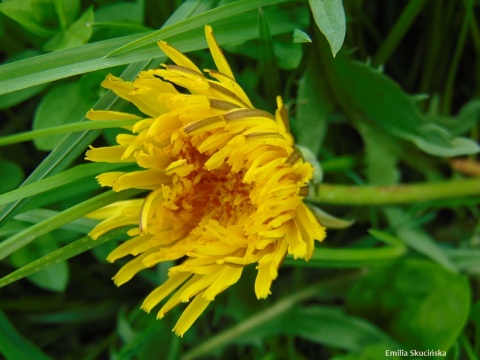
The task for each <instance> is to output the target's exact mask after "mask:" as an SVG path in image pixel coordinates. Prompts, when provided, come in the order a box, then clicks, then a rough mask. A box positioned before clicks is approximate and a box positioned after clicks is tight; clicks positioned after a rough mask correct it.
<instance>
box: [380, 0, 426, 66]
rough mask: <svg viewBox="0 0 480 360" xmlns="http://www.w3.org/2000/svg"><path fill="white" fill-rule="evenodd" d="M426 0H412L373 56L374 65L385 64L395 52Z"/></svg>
mask: <svg viewBox="0 0 480 360" xmlns="http://www.w3.org/2000/svg"><path fill="white" fill-rule="evenodd" d="M425 2H426V1H425V0H410V2H409V3H408V5H407V6H406V7H405V9H404V10H403V12H402V14H401V15H400V18H399V19H398V21H397V22H396V23H395V25H394V27H393V29H392V30H391V31H390V33H389V34H388V36H387V38H386V39H385V40H384V41H383V42H382V45H381V46H380V49H378V51H377V53H376V54H375V56H374V57H373V65H374V66H378V65H381V64H384V63H385V62H386V61H387V60H388V59H389V58H390V56H391V55H392V54H393V52H394V51H395V49H396V48H397V46H398V44H399V43H400V41H401V40H402V38H403V36H404V35H405V33H406V32H407V30H408V29H409V27H410V25H411V24H412V23H413V21H414V20H415V18H416V17H417V15H418V14H419V13H420V11H421V10H422V8H423V5H425Z"/></svg>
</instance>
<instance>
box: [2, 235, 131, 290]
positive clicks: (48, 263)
mask: <svg viewBox="0 0 480 360" xmlns="http://www.w3.org/2000/svg"><path fill="white" fill-rule="evenodd" d="M126 231H127V228H121V229H115V230H112V231H110V232H108V233H107V234H105V235H102V236H101V237H100V238H98V239H97V240H93V239H92V238H91V237H89V236H85V237H83V238H81V239H79V240H77V241H74V242H73V243H71V244H68V245H66V246H64V247H62V248H60V249H57V250H54V251H51V252H50V253H49V254H47V255H45V256H43V257H41V258H39V259H37V260H35V261H32V262H30V263H28V264H27V265H25V266H23V267H22V268H20V269H18V270H15V271H14V272H12V273H10V274H8V275H7V276H4V277H3V278H1V279H0V288H1V287H4V286H6V285H8V284H11V283H13V282H15V281H18V280H20V279H23V278H24V277H26V276H31V275H33V274H36V273H38V272H40V271H43V270H45V269H51V267H52V266H54V265H55V264H56V263H58V262H62V261H65V260H68V259H70V258H72V257H74V256H77V255H79V254H81V253H84V252H86V251H88V250H91V249H93V248H94V247H97V246H99V245H102V244H105V243H107V242H108V241H111V240H113V239H118V238H120V237H122V236H124V235H125V234H126Z"/></svg>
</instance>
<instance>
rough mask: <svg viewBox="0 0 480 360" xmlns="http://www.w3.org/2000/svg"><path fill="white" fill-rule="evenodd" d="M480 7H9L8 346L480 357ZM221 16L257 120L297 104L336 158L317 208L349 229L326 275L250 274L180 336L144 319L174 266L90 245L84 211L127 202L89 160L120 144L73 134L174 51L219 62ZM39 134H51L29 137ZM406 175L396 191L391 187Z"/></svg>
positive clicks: (301, 122) (360, 0) (331, 237)
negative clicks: (280, 104)
mask: <svg viewBox="0 0 480 360" xmlns="http://www.w3.org/2000/svg"><path fill="white" fill-rule="evenodd" d="M343 14H345V17H344V15H343ZM478 14H480V1H478V0H436V1H433V0H410V1H406V0H402V1H381V0H377V1H364V0H350V1H345V3H344V4H342V2H341V1H340V0H324V1H319V0H318V1H316V0H310V1H287V0H283V1H281V0H277V1H268V0H264V1H261V0H242V1H222V0H220V1H216V0H206V1H200V0H185V1H180V0H165V1H159V0H136V1H133V0H132V1H128V0H124V1H115V0H72V1H67V0H64V1H62V0H13V1H12V0H11V1H3V2H2V3H1V4H0V50H1V52H0V59H1V61H2V65H0V94H2V95H0V111H1V114H0V145H1V147H0V176H1V178H0V194H3V195H0V239H1V240H3V241H2V242H1V243H0V259H2V261H1V262H0V276H1V277H2V278H1V279H0V286H1V287H2V288H1V289H0V309H1V312H0V334H1V335H0V354H3V356H4V357H5V358H7V359H14V360H16V359H50V358H51V359H107V358H111V359H145V360H146V359H194V358H202V357H204V358H219V359H336V360H340V359H342V360H347V359H348V360H354V359H373V360H375V359H382V358H385V351H386V350H399V349H405V350H410V349H416V350H434V351H435V350H442V351H448V358H449V359H470V360H473V359H479V355H478V354H479V353H480V303H479V298H480V292H479V290H480V287H479V286H480V281H479V280H480V277H479V274H480V225H479V222H478V219H479V218H480V209H479V207H478V204H479V203H480V188H479V187H480V179H479V176H480V163H479V162H478V155H477V153H478V150H479V147H478V141H479V138H480V125H479V118H480V61H479V54H480V27H479V16H478ZM345 19H346V21H345ZM207 23H208V24H210V25H212V26H213V28H214V32H215V35H216V37H217V38H218V40H219V42H220V44H221V45H222V47H223V48H224V50H225V54H226V56H227V58H228V60H229V61H230V63H231V66H232V68H233V71H234V73H235V74H236V75H237V79H238V81H239V83H240V84H241V85H242V86H243V87H244V89H245V90H246V92H247V94H248V95H249V96H250V98H251V99H252V101H253V103H254V104H255V106H256V107H258V108H263V109H266V110H269V111H272V110H273V108H274V105H275V96H276V95H281V96H282V97H283V99H284V101H285V103H286V104H287V105H288V108H289V114H290V121H291V128H292V131H293V132H294V135H295V137H296V139H297V143H298V144H299V145H301V146H302V149H303V151H304V153H305V155H306V156H308V157H309V159H311V161H313V162H315V161H318V164H317V166H318V170H319V171H318V177H317V179H316V181H317V184H314V186H313V187H312V191H311V196H310V198H309V203H310V204H311V205H312V206H316V207H317V211H318V213H319V215H320V217H321V218H323V219H324V222H325V223H328V224H329V225H330V226H331V227H333V228H337V229H331V230H329V232H328V237H327V239H326V240H325V242H324V243H323V244H321V245H318V244H317V246H318V248H317V249H316V252H315V256H314V258H313V259H312V260H311V261H310V262H309V263H302V262H300V261H293V260H292V259H290V258H287V259H286V260H285V262H284V265H283V267H282V269H281V271H280V276H279V278H278V279H277V281H276V282H275V283H274V285H273V288H272V293H273V294H272V295H271V296H270V297H269V298H268V299H267V300H262V301H257V300H256V299H255V296H254V292H253V279H254V276H255V269H254V267H250V268H247V269H246V270H245V272H244V276H243V277H242V279H241V281H240V282H239V283H238V284H236V285H235V286H233V287H232V288H231V289H229V290H228V291H227V292H225V293H224V294H222V295H221V296H219V297H218V298H217V299H216V300H215V302H214V303H213V304H212V305H211V306H210V307H209V309H208V310H207V312H206V313H205V314H204V315H203V316H202V317H201V318H200V319H199V320H198V321H197V323H196V324H195V325H194V326H193V327H192V329H191V330H189V332H188V333H187V334H186V335H185V336H184V338H178V337H176V336H175V335H174V334H173V333H172V332H171V329H172V327H173V325H174V323H175V321H176V319H177V318H178V316H179V311H180V310H178V309H175V310H173V311H172V313H170V314H168V315H167V316H166V317H165V318H164V319H163V320H161V321H156V320H155V314H150V315H148V314H145V313H144V312H143V311H141V310H140V308H139V306H140V304H141V302H142V301H143V299H144V297H145V295H146V294H147V293H149V292H150V291H151V289H152V288H153V287H155V286H156V285H157V284H159V283H161V282H162V281H163V280H164V279H165V278H166V276H167V270H168V267H169V265H170V264H163V265H161V266H159V267H157V268H155V269H154V270H152V271H150V272H143V273H142V274H141V276H139V277H137V279H135V280H134V281H131V282H129V283H128V284H126V285H124V286H122V287H121V288H116V287H115V286H114V285H113V283H112V282H111V280H110V279H111V277H112V276H113V275H114V273H115V272H116V271H117V270H118V268H119V267H120V266H121V264H114V265H112V264H108V263H106V261H105V257H106V254H108V252H109V251H110V250H111V249H113V248H114V247H115V246H116V244H118V242H119V241H120V240H121V239H122V236H123V238H124V235H122V234H121V233H120V234H119V233H118V232H117V233H114V234H110V235H109V236H106V237H104V238H102V239H103V240H102V239H101V240H99V241H98V242H96V243H95V242H92V241H90V242H88V238H86V237H85V236H86V233H88V231H89V230H90V229H91V228H92V226H93V225H94V224H95V222H93V221H92V220H87V219H85V218H82V216H83V215H84V214H86V213H88V212H89V211H92V210H93V209H94V208H95V207H96V208H98V207H100V206H102V204H103V205H104V204H105V203H108V201H111V200H112V199H113V198H112V197H108V196H109V195H107V196H106V197H105V198H102V199H106V200H97V199H99V198H98V196H97V195H98V194H100V193H101V191H100V189H99V186H98V185H97V183H96V181H95V179H94V176H95V174H98V173H101V172H103V171H104V170H105V169H107V165H103V164H94V166H87V167H85V166H86V165H83V164H84V160H83V153H84V151H85V149H86V148H87V146H88V145H89V144H91V143H92V142H95V144H96V145H99V144H112V143H113V142H114V139H115V135H116V134H118V132H119V131H118V130H116V129H106V130H103V131H101V130H88V131H84V132H74V133H70V134H65V133H66V132H69V131H73V129H74V128H73V127H72V126H77V125H75V124H78V123H79V122H80V121H82V120H83V117H84V114H85V112H86V111H87V110H89V109H90V108H92V107H95V108H105V109H121V108H122V107H124V106H125V104H124V103H123V102H122V101H119V100H118V99H115V98H114V97H113V96H112V95H111V94H110V93H107V92H105V91H104V90H102V88H101V87H100V86H99V84H100V82H101V81H102V80H103V78H104V77H105V76H106V74H108V73H113V74H115V75H121V76H122V77H123V78H125V79H130V80H131V79H133V78H134V77H135V75H136V74H137V73H138V72H139V71H140V70H142V69H144V68H148V67H157V66H159V64H160V63H161V62H163V61H165V58H164V57H163V54H162V52H161V51H160V50H159V49H158V47H156V44H155V42H156V41H158V40H160V39H166V40H167V41H168V42H169V43H170V44H172V45H173V46H176V47H178V48H179V49H180V50H182V51H184V52H188V53H189V56H191V57H192V58H193V59H194V60H195V61H196V63H197V64H199V65H200V66H199V67H200V68H212V67H213V62H212V60H211V58H210V55H209V53H208V52H207V51H206V50H205V48H206V42H205V40H204V38H203V26H204V25H205V24H207ZM162 27H163V30H160V31H158V29H160V28H162ZM345 29H346V33H345ZM322 34H323V35H322ZM122 47H123V48H122ZM340 47H341V48H342V50H340V51H339V52H338V53H337V51H338V50H339V49H340ZM113 51H115V53H114V54H112V52H113ZM332 52H333V53H336V56H335V57H333V56H332ZM71 124H73V125H71ZM69 126H70V127H69ZM82 126H83V125H80V127H79V128H78V129H77V130H85V129H86V128H85V127H82ZM52 127H55V129H57V130H56V131H57V133H55V135H53V133H54V132H53V131H52V130H46V132H47V133H48V136H40V135H42V129H50V128H52ZM58 129H60V130H58ZM62 129H63V130H62ZM30 130H34V132H33V133H32V134H33V135H31V136H30V137H28V136H27V137H26V138H29V139H33V141H27V142H20V140H19V138H16V139H15V138H13V140H12V137H11V135H13V134H18V133H23V132H27V131H30ZM58 131H59V132H60V133H58ZM79 166H80V167H79ZM82 166H83V167H82ZM49 177H50V178H53V179H55V180H54V181H50V182H46V181H47V180H48V179H49ZM27 178H28V180H26V182H25V185H28V184H30V185H29V187H27V186H25V187H22V188H20V189H19V190H15V189H17V188H18V187H19V186H20V184H21V183H22V182H23V181H24V180H25V179H27ZM42 179H46V180H42ZM39 181H43V182H39ZM320 182H321V183H322V184H319V183H320ZM414 183H415V184H417V185H418V183H420V187H419V188H416V189H415V188H414V190H415V191H414V193H413V195H412V193H409V192H408V191H409V190H408V189H412V188H411V186H414V185H412V184H414ZM396 184H402V185H405V187H402V188H395V191H398V192H399V194H400V195H395V196H396V198H395V199H396V200H393V197H392V196H394V195H392V190H391V188H387V189H386V190H385V188H384V187H383V186H391V185H396ZM438 184H440V186H439V187H435V186H437V185H438ZM338 185H348V188H341V187H340V188H339V187H338ZM417 185H415V186H417ZM352 189H353V190H358V189H368V190H369V192H368V193H361V194H360V195H358V194H357V193H353V192H350V191H353V190H352ZM389 189H390V190H389ZM404 193H405V194H406V195H405V196H403V194H404ZM362 194H363V195H362ZM425 194H427V195H428V196H427V198H424V195H425ZM89 199H91V200H90V202H88V201H89ZM102 201H107V202H105V203H102ZM77 204H80V205H77ZM320 208H321V209H322V210H320ZM322 211H328V213H330V214H333V215H335V218H328V217H327V215H325V214H324V213H323V212H322ZM340 219H346V220H340ZM72 220H73V221H72ZM350 220H352V221H354V223H353V224H352V223H351V221H350ZM348 225H350V226H348ZM78 239H80V240H82V239H83V240H85V242H84V243H83V244H84V245H81V244H80V243H79V242H75V241H76V240H78ZM33 240H34V241H33ZM69 244H70V245H69ZM71 244H74V245H71ZM69 246H70V247H69ZM90 248H92V250H91V251H87V250H89V249H90ZM57 249H62V250H61V251H57V252H55V251H56V250H57ZM49 254H53V255H52V256H51V257H50V258H48V255H49ZM74 255H77V256H74ZM43 256H47V258H43V260H41V261H40V262H34V261H37V259H40V258H42V257H43ZM66 259H68V261H66ZM57 260H58V261H57ZM60 260H61V261H60ZM43 268H44V269H43ZM16 269H19V270H18V271H17V272H15V273H14V274H13V275H9V274H11V273H12V272H13V271H15V270H16ZM39 269H43V270H42V271H38V270H39ZM27 275H28V276H27ZM25 276H27V277H25ZM21 277H25V278H23V279H21V280H18V279H19V278H21ZM391 358H392V359H393V358H395V357H393V356H392V357H391Z"/></svg>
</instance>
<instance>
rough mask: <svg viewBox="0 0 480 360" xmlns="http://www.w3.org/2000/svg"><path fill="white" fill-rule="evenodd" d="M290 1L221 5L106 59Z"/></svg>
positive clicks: (261, 0) (243, 1) (251, 0)
mask: <svg viewBox="0 0 480 360" xmlns="http://www.w3.org/2000/svg"><path fill="white" fill-rule="evenodd" d="M287 1H290V0H240V1H236V2H233V3H230V4H227V5H222V6H220V7H218V8H215V9H213V10H209V11H206V12H204V13H202V14H199V15H196V16H193V17H191V18H189V19H187V20H183V21H179V22H177V23H176V24H174V25H171V26H168V27H165V28H163V29H161V30H158V31H155V32H153V33H150V34H148V35H146V36H144V37H142V38H141V39H138V40H135V41H132V42H130V43H128V44H127V45H124V46H122V47H120V48H118V49H116V50H115V51H112V52H111V53H109V54H108V55H107V56H106V58H110V57H113V56H118V55H120V54H124V53H127V52H130V51H133V50H135V49H138V48H141V47H143V46H147V45H150V44H154V43H156V42H157V41H160V40H162V39H168V38H169V37H170V36H173V35H176V34H179V33H181V32H185V31H189V30H194V29H197V28H201V27H203V26H205V24H208V23H211V22H214V21H216V20H219V19H224V18H228V17H231V16H232V15H234V14H235V15H240V14H243V13H245V12H247V11H249V10H254V9H256V8H258V7H260V6H268V5H274V4H280V3H282V2H287Z"/></svg>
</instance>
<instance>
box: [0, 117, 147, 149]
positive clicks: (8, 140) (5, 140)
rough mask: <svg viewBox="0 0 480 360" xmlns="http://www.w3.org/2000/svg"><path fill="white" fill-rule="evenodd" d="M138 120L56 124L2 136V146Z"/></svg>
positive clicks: (115, 126) (130, 124) (0, 141)
mask: <svg viewBox="0 0 480 360" xmlns="http://www.w3.org/2000/svg"><path fill="white" fill-rule="evenodd" d="M137 121H138V120H104V121H80V122H75V123H70V124H66V125H60V126H54V127H50V128H45V129H40V130H32V131H25V132H22V133H20V134H13V135H7V136H2V137H0V146H6V145H11V144H15V143H19V142H23V141H30V140H33V139H36V138H39V137H43V136H50V135H57V134H67V133H72V132H78V131H84V130H93V129H110V128H118V127H123V126H132V125H134V124H135V123H136V122H137Z"/></svg>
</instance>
